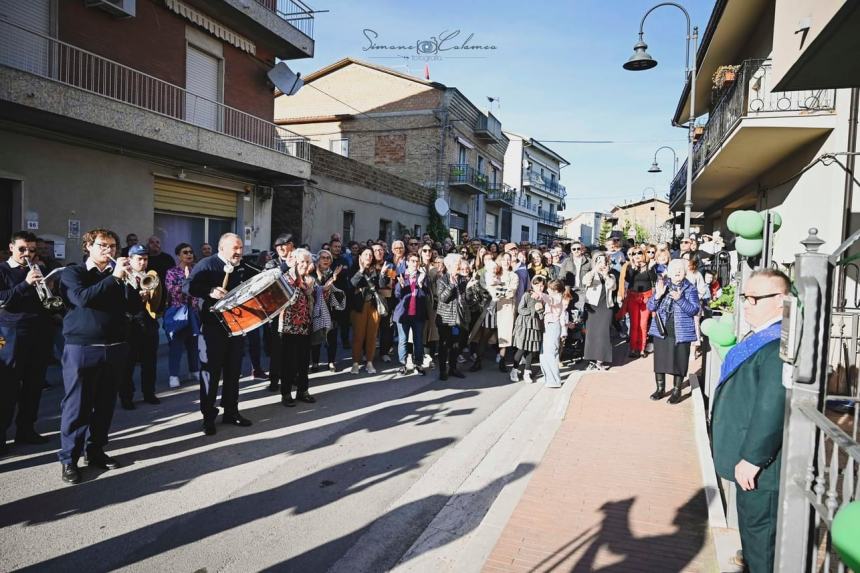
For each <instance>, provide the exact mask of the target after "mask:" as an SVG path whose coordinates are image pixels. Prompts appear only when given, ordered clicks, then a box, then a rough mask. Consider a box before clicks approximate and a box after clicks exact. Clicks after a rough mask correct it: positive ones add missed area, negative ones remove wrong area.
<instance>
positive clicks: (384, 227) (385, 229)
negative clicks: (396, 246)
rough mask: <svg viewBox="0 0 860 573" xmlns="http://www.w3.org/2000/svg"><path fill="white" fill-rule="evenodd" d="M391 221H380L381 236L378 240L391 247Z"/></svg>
mask: <svg viewBox="0 0 860 573" xmlns="http://www.w3.org/2000/svg"><path fill="white" fill-rule="evenodd" d="M391 233H392V227H391V221H389V220H388V219H380V220H379V236H378V237H377V239H381V240H383V241H385V242H387V243H388V244H389V245H391Z"/></svg>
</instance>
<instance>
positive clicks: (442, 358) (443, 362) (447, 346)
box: [436, 318, 468, 371]
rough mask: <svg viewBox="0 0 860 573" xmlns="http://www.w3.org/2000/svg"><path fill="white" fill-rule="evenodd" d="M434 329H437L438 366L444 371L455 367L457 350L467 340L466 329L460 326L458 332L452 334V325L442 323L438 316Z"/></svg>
mask: <svg viewBox="0 0 860 573" xmlns="http://www.w3.org/2000/svg"><path fill="white" fill-rule="evenodd" d="M436 329H437V330H438V331H439V348H438V355H439V368H440V369H443V370H446V371H447V369H453V368H456V367H457V352H458V350H460V349H462V348H465V345H466V343H467V341H468V333H467V332H466V329H465V328H463V327H460V328H459V333H457V334H454V327H453V326H451V325H449V324H443V323H442V322H441V321H440V320H439V319H438V318H437V319H436Z"/></svg>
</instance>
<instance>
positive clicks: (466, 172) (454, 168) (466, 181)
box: [448, 163, 488, 191]
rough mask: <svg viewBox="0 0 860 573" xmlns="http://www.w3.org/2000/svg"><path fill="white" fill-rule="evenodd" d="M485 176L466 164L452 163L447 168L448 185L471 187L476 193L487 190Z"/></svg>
mask: <svg viewBox="0 0 860 573" xmlns="http://www.w3.org/2000/svg"><path fill="white" fill-rule="evenodd" d="M487 183H488V179H487V176H486V174H484V173H480V172H478V170H477V169H475V168H474V167H472V166H471V165H469V164H468V163H452V164H450V165H449V166H448V185H451V186H452V187H462V186H466V187H471V188H473V189H475V190H477V191H486V190H487Z"/></svg>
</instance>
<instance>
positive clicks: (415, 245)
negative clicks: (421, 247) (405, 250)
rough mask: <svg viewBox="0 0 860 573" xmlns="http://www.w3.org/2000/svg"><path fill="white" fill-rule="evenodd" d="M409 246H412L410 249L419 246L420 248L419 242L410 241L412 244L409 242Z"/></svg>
mask: <svg viewBox="0 0 860 573" xmlns="http://www.w3.org/2000/svg"><path fill="white" fill-rule="evenodd" d="M409 246H410V247H417V246H418V242H417V241H410V242H409Z"/></svg>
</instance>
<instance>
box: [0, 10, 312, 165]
mask: <svg viewBox="0 0 860 573" xmlns="http://www.w3.org/2000/svg"><path fill="white" fill-rule="evenodd" d="M0 36H6V38H7V39H8V40H9V41H8V43H7V44H6V45H9V46H14V48H13V49H11V50H4V51H2V52H0V65H2V66H8V67H10V68H15V69H18V70H22V71H25V72H28V73H31V74H34V75H36V76H39V77H42V78H46V79H49V80H52V81H55V82H58V83H61V84H65V85H68V86H72V87H75V88H78V89H81V90H84V91H87V92H90V93H94V94H97V95H100V96H103V97H106V98H109V99H112V100H115V101H119V102H122V103H125V104H128V105H132V106H134V107H138V108H141V109H145V110H147V111H151V112H154V113H157V114H160V115H163V116H166V117H170V118H173V119H175V120H178V121H182V122H185V123H190V124H193V125H196V126H198V127H203V128H206V129H210V130H212V131H215V132H217V133H220V134H223V135H226V136H229V137H232V138H234V139H238V140H241V141H244V142H245V143H250V144H253V145H259V146H260V147H264V148H266V149H270V150H272V151H276V152H278V153H283V154H284V155H292V156H293V157H297V158H299V159H304V160H305V161H310V144H309V142H308V140H307V138H304V137H302V136H300V135H298V134H296V133H293V132H292V131H289V130H288V129H285V128H283V127H281V126H279V125H276V124H274V123H272V122H270V121H267V120H265V119H262V118H259V117H257V116H254V115H251V114H249V113H246V112H244V111H240V110H238V109H235V108H232V107H230V106H226V105H224V104H222V103H220V102H217V101H213V100H210V99H207V98H205V97H201V96H198V95H196V94H194V93H192V92H189V91H187V90H186V89H184V88H181V87H179V86H176V85H173V84H171V83H168V82H165V81H163V80H160V79H158V78H156V77H154V76H150V75H149V74H145V73H143V72H141V71H139V70H135V69H134V68H130V67H128V66H125V65H123V64H120V63H118V62H114V61H112V60H109V59H107V58H103V57H102V56H99V55H96V54H94V53H92V52H88V51H86V50H82V49H80V48H78V47H75V46H73V45H71V44H67V43H66V42H61V41H60V40H57V39H54V38H51V37H48V36H45V35H43V34H40V33H38V32H34V31H32V30H29V29H27V28H24V27H21V26H18V25H17V24H13V23H11V22H8V21H6V20H2V19H0Z"/></svg>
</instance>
